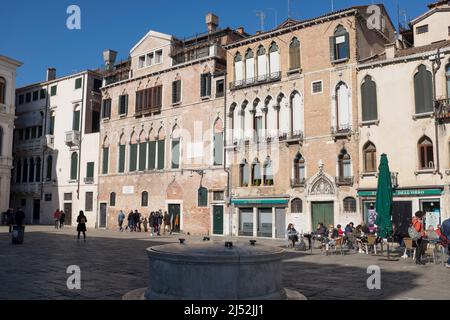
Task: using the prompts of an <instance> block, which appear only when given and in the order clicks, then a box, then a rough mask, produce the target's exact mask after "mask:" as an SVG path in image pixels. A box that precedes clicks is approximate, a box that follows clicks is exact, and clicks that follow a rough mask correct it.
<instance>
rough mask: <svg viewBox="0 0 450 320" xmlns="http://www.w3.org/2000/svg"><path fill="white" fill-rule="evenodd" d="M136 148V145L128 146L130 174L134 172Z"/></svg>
mask: <svg viewBox="0 0 450 320" xmlns="http://www.w3.org/2000/svg"><path fill="white" fill-rule="evenodd" d="M137 147H138V145H137V144H136V143H135V144H130V172H134V171H136V167H137Z"/></svg>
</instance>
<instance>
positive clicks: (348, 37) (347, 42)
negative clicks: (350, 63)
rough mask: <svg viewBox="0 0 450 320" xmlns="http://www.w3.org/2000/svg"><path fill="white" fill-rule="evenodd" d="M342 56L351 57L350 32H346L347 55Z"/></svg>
mask: <svg viewBox="0 0 450 320" xmlns="http://www.w3.org/2000/svg"><path fill="white" fill-rule="evenodd" d="M342 58H348V59H349V58H350V34H349V33H348V32H347V33H346V34H345V56H344V57H342Z"/></svg>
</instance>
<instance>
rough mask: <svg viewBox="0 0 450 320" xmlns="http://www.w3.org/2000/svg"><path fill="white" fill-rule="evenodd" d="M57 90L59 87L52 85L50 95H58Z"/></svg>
mask: <svg viewBox="0 0 450 320" xmlns="http://www.w3.org/2000/svg"><path fill="white" fill-rule="evenodd" d="M57 90H58V87H57V86H53V87H51V88H50V95H51V96H56V93H57Z"/></svg>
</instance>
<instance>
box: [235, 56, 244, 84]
mask: <svg viewBox="0 0 450 320" xmlns="http://www.w3.org/2000/svg"><path fill="white" fill-rule="evenodd" d="M243 78H244V77H243V73H242V56H241V54H240V53H239V52H238V53H236V55H235V56H234V79H235V81H242V79H243Z"/></svg>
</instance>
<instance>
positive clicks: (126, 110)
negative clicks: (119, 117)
mask: <svg viewBox="0 0 450 320" xmlns="http://www.w3.org/2000/svg"><path fill="white" fill-rule="evenodd" d="M125 114H128V95H127V94H126V95H125Z"/></svg>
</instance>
